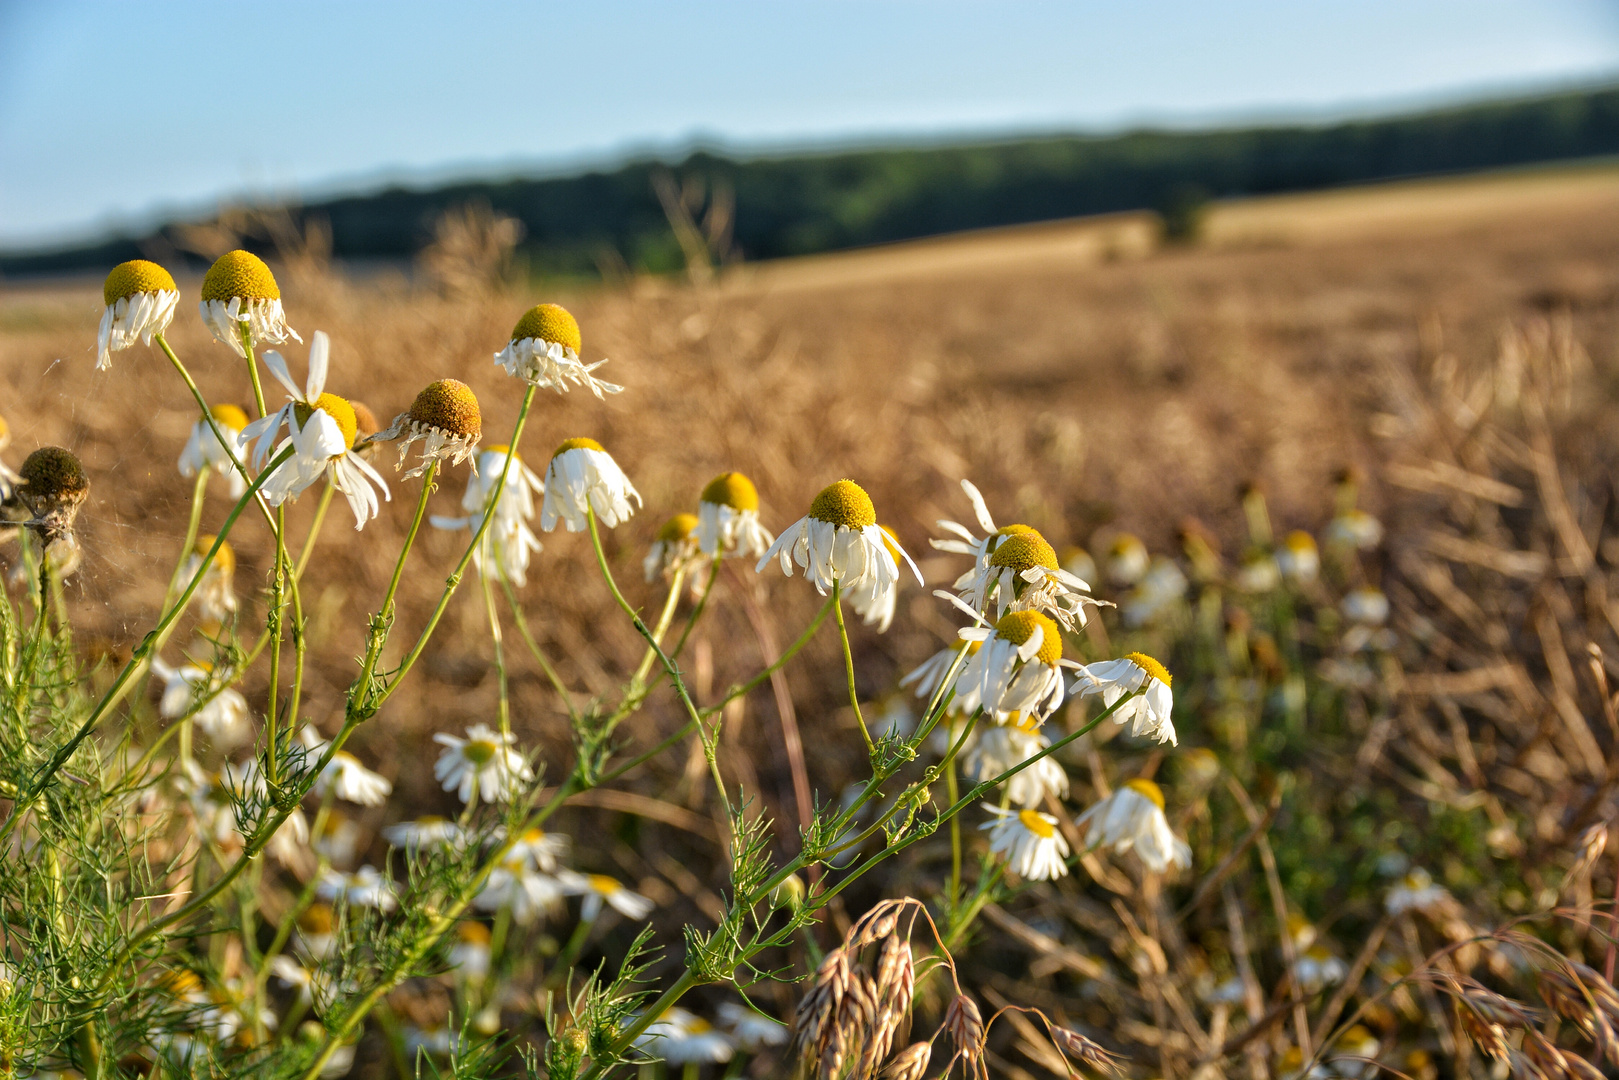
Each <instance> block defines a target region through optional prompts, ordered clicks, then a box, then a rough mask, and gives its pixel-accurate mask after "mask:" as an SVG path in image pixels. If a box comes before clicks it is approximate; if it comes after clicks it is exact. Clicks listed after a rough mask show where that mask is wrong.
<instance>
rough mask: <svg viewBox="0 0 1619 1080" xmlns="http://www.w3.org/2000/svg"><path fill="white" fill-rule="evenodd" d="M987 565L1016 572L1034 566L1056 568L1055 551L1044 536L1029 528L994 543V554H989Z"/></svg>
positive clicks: (1048, 568)
mask: <svg viewBox="0 0 1619 1080" xmlns="http://www.w3.org/2000/svg"><path fill="white" fill-rule="evenodd" d="M989 565H991V566H1004V567H1007V568H1009V569H1011V570H1014V571H1016V572H1017V573H1020V574H1021V573H1022V572H1023V571H1025V570H1028V569H1031V568H1032V567H1036V566H1043V567H1045V568H1046V569H1047V570H1055V569H1057V553H1056V552H1055V551H1053V550H1052V548H1051V545H1050V544H1048V543H1046V538H1045V537H1043V536H1041V535H1040V534H1039V533H1037V532H1035V531H1034V530H1033V529H1029V531H1028V532H1017V533H1012V534H1011V535H1009V536H1007V537H1006V538H1005V539H1003V540H1002V541H1001V542H1000V543H999V544H996V545H995V554H994V555H991V556H990V559H989Z"/></svg>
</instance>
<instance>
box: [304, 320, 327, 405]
mask: <svg viewBox="0 0 1619 1080" xmlns="http://www.w3.org/2000/svg"><path fill="white" fill-rule="evenodd" d="M330 350H331V341H330V340H329V339H328V338H327V337H326V331H324V330H316V331H315V336H314V337H313V338H311V339H310V341H309V381H308V383H307V386H308V392H307V397H306V400H308V401H314V400H315V399H316V398H318V397H320V396H321V394H323V393H325V392H326V367H327V363H328V353H329V352H330Z"/></svg>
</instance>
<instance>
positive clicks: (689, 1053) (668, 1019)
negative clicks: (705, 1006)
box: [635, 1006, 736, 1065]
mask: <svg viewBox="0 0 1619 1080" xmlns="http://www.w3.org/2000/svg"><path fill="white" fill-rule="evenodd" d="M635 1048H636V1049H637V1050H640V1051H641V1052H642V1053H643V1054H646V1055H647V1056H648V1057H651V1058H662V1059H663V1060H664V1061H665V1062H666V1063H667V1064H670V1065H695V1064H699V1063H702V1062H719V1061H730V1060H731V1058H732V1056H733V1055H734V1054H735V1053H736V1046H735V1045H734V1044H733V1043H732V1041H731V1038H730V1036H728V1035H726V1034H725V1033H724V1032H722V1031H718V1030H716V1029H715V1028H714V1025H712V1024H710V1023H709V1022H708V1021H707V1020H704V1019H703V1018H702V1017H700V1016H695V1015H693V1014H692V1013H689V1012H687V1011H686V1010H685V1009H682V1008H679V1007H678V1006H677V1007H675V1008H672V1009H669V1010H667V1011H666V1012H665V1013H664V1014H663V1015H662V1016H660V1017H658V1019H657V1020H656V1021H655V1022H653V1023H652V1024H650V1025H648V1027H647V1029H646V1030H645V1031H643V1032H642V1033H641V1034H640V1035H639V1036H638V1037H637V1038H636V1040H635Z"/></svg>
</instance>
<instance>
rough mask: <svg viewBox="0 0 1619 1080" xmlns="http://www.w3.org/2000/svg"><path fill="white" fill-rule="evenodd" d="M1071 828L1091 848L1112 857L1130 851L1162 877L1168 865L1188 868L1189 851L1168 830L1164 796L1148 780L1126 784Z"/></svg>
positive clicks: (1180, 840) (1084, 814)
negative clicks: (1106, 851) (1081, 833)
mask: <svg viewBox="0 0 1619 1080" xmlns="http://www.w3.org/2000/svg"><path fill="white" fill-rule="evenodd" d="M1074 824H1075V825H1077V826H1079V828H1080V829H1081V830H1082V831H1084V832H1085V835H1086V838H1087V839H1088V840H1089V841H1090V843H1091V845H1092V846H1093V847H1111V848H1112V849H1113V850H1114V852H1115V853H1116V854H1119V855H1123V854H1124V853H1125V852H1127V851H1134V852H1135V853H1136V857H1137V858H1139V859H1140V860H1141V862H1142V865H1144V866H1145V867H1146V868H1147V869H1148V870H1151V871H1152V872H1153V873H1155V874H1162V873H1163V872H1164V871H1166V870H1168V869H1169V867H1170V866H1171V865H1174V866H1179V867H1181V868H1183V869H1184V868H1186V867H1189V866H1191V865H1192V849H1191V848H1189V847H1187V846H1186V841H1184V840H1182V839H1180V838H1179V837H1177V836H1176V835H1175V834H1174V833H1173V832H1172V831H1171V830H1170V828H1169V819H1168V818H1166V817H1165V816H1164V793H1163V791H1162V790H1160V789H1159V787H1158V785H1157V784H1155V783H1153V782H1152V781H1151V780H1142V779H1139V778H1138V779H1135V780H1127V781H1125V783H1124V786H1123V787H1121V788H1119V789H1118V790H1117V791H1115V792H1113V794H1111V795H1109V796H1108V797H1107V798H1105V799H1103V800H1102V801H1100V802H1098V803H1097V804H1096V805H1095V806H1093V807H1091V808H1090V809H1089V810H1087V811H1085V812H1084V813H1083V814H1081V815H1079V817H1078V818H1077V819H1075V821H1074Z"/></svg>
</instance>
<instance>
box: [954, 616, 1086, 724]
mask: <svg viewBox="0 0 1619 1080" xmlns="http://www.w3.org/2000/svg"><path fill="white" fill-rule="evenodd" d="M944 595H948V594H944ZM960 633H961V637H962V639H963V640H965V641H970V642H978V643H979V644H980V648H979V649H978V651H977V652H976V653H974V654H973V655H972V656H971V657H970V658H969V659H968V660H967V663H966V664H965V665H964V666H963V667H962V669H961V674H960V675H959V676H957V678H956V702H957V703H958V704H959V705H960V707H961V708H962V709H963V710H964V711H966V712H971V711H972V710H974V709H977V708H980V707H982V708H983V710H984V711H985V712H986V713H987V714H989V715H990V716H992V717H993V718H994V719H995V721H996V722H997V723H1000V722H1004V721H1005V720H1006V719H1008V718H1010V716H1011V715H1012V714H1013V713H1020V714H1025V715H1029V716H1035V717H1039V718H1040V719H1042V720H1043V719H1045V717H1047V716H1050V715H1051V713H1052V711H1053V710H1055V709H1056V708H1057V706H1059V705H1061V704H1062V700H1063V689H1064V685H1063V677H1062V672H1061V671H1060V670H1059V668H1060V667H1061V666H1066V667H1078V666H1079V665H1078V664H1075V663H1074V662H1073V661H1071V660H1064V659H1063V658H1062V632H1061V631H1060V630H1058V629H1057V624H1056V622H1054V621H1053V620H1052V619H1051V617H1050V616H1047V615H1044V614H1041V613H1040V612H1038V611H1010V612H1007V613H1006V614H1005V615H1004V616H1002V617H1001V619H1000V621H998V622H997V623H996V624H995V627H994V629H990V628H988V627H969V628H967V629H965V630H962V631H961V632H960Z"/></svg>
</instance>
